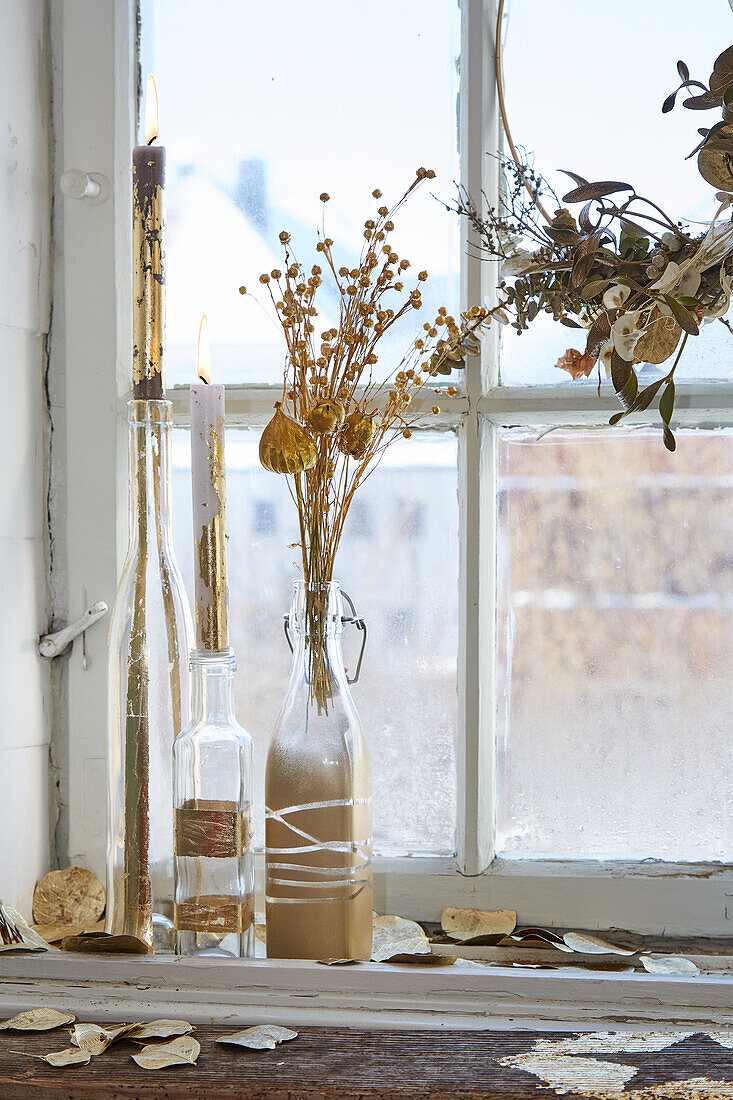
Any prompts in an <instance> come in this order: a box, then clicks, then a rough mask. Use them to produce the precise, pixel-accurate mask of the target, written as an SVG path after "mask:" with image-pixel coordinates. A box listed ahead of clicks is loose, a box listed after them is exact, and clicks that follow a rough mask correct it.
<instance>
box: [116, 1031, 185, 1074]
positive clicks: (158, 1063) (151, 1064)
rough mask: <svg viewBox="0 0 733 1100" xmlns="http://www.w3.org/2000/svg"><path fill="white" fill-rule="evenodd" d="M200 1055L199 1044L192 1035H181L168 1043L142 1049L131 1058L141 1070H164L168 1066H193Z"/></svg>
mask: <svg viewBox="0 0 733 1100" xmlns="http://www.w3.org/2000/svg"><path fill="white" fill-rule="evenodd" d="M200 1053H201V1044H200V1043H199V1042H198V1041H197V1040H196V1039H194V1038H193V1036H192V1035H181V1036H180V1037H179V1038H177V1039H173V1040H172V1041H171V1042H170V1043H155V1044H152V1045H150V1046H146V1047H143V1049H142V1050H141V1051H140V1053H139V1054H132V1055H131V1058H132V1060H133V1062H135V1063H136V1064H137V1065H138V1066H140V1068H141V1069H166V1068H167V1067H168V1066H184V1065H188V1066H193V1065H195V1064H196V1059H197V1058H198V1056H199V1054H200Z"/></svg>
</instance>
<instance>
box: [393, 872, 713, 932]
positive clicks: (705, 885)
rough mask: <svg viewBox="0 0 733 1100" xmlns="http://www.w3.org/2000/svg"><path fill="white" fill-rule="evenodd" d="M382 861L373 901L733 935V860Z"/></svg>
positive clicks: (428, 914)
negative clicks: (470, 864) (466, 865)
mask: <svg viewBox="0 0 733 1100" xmlns="http://www.w3.org/2000/svg"><path fill="white" fill-rule="evenodd" d="M390 862H391V867H390V870H389V871H385V869H384V867H383V865H380V862H379V861H377V863H376V866H375V872H376V873H375V879H374V907H375V909H376V910H377V911H378V912H380V913H394V914H399V915H401V916H404V917H410V918H412V919H417V920H428V921H430V920H432V921H438V920H440V916H441V913H442V911H443V908H444V907H446V906H450V905H456V906H464V907H467V908H472V907H473V908H478V909H515V910H516V912H517V920H518V923H519V924H520V925H543V926H544V927H557V928H563V929H567V928H575V929H584V930H595V931H603V930H604V929H609V928H617V929H623V930H626V931H629V932H630V933H632V934H633V933H638V934H639V935H668V936H685V935H699V936H729V937H730V936H733V868H731V867H729V866H725V865H723V864H670V863H662V862H654V861H645V862H627V863H624V862H613V863H601V862H592V861H591V862H585V861H577V862H575V861H573V862H567V863H562V862H559V861H554V860H536V861H533V860H526V861H525V860H514V861H511V862H505V861H503V860H499V859H495V860H494V861H493V862H492V864H491V866H490V867H489V868H488V870H487V871H486V872H485V873H484V874H482V875H476V876H472V877H467V876H463V875H456V873H455V869H454V867H453V865H452V861H450V860H440V859H418V858H414V859H403V860H399V861H390Z"/></svg>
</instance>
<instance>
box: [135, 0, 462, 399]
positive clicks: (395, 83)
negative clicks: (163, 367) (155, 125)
mask: <svg viewBox="0 0 733 1100" xmlns="http://www.w3.org/2000/svg"><path fill="white" fill-rule="evenodd" d="M459 42H460V12H459V7H458V3H457V2H455V0H399V2H397V3H395V2H394V0H369V3H362V2H361V0H338V2H334V0H328V2H325V3H324V2H323V0H321V2H319V3H317V4H315V5H314V4H310V3H303V2H302V0H281V2H280V3H278V4H253V3H242V2H241V0H209V3H207V4H206V5H201V4H193V3H186V4H182V3H181V2H180V0H144V2H143V6H142V41H141V63H142V66H143V71H145V72H147V71H151V72H154V73H155V78H156V81H157V84H158V93H159V98H160V108H161V140H162V141H164V142H165V145H166V148H167V151H168V172H167V185H166V211H167V235H168V237H167V265H166V266H167V285H166V301H167V306H166V309H167V326H166V327H167V346H166V356H167V363H168V368H167V369H168V377H169V380H170V383H171V384H174V385H175V384H176V383H186V382H188V381H189V380H190V376H191V348H192V346H194V343H195V337H196V332H195V326H196V325H197V324H198V320H197V318H199V317H200V316H201V313H202V312H205V313H207V314H208V318H209V329H210V332H211V341H212V352H213V357H214V362H215V363H216V369H217V378H218V379H219V380H220V381H224V382H274V381H277V380H278V379H279V378H280V377H281V374H282V363H283V343H282V333H281V332H280V330H279V328H278V327H276V326H275V325H274V324H273V323H272V322H271V321H270V320H269V318H268V317H267V316H266V315H265V313H264V312H263V310H261V309H258V308H257V307H256V305H255V303H254V302H253V301H252V300H251V297H252V296H253V295H254V296H258V297H260V299H261V301H262V302H263V303H269V298H268V297H267V295H266V294H265V295H262V296H260V295H258V291H261V290H264V288H263V287H261V286H260V284H259V283H258V278H259V276H260V274H262V273H263V272H270V271H271V270H273V269H276V268H282V266H283V254H282V247H281V245H280V243H279V241H278V234H279V233H280V231H281V230H283V229H285V230H287V231H288V232H289V233H291V234H292V238H293V244H294V246H295V249H296V255H297V257H298V260H299V261H300V262H301V263H303V264H304V265H305V266H306V267H307V268H308V269H310V267H311V265H312V264H314V263H316V262H318V261H319V260H321V257H320V255H319V254H318V253H316V251H315V244H316V227H317V226H318V227H320V226H321V225H322V217H323V214H324V208H323V207H322V205H321V203H320V202H319V196H320V194H321V193H322V192H327V193H328V194H329V195H330V196H331V197H330V201H329V202H328V203H327V205H326V207H325V217H326V223H325V224H326V229H327V235H328V236H329V237H331V238H332V239H333V241H334V246H333V251H334V254H335V255H336V256H337V257H339V261H340V263H343V264H346V265H347V266H349V267H353V265H354V262H355V260H356V258H357V255H358V252H359V249H360V247H361V245H362V243H363V232H364V224H363V223H364V220H365V219H367V218H370V217H372V216H373V212H374V209H375V207H376V206H377V205H378V204H379V202H382V201H383V202H385V203H387V205H388V206H389V205H391V203H392V202H395V201H396V200H397V199H398V198H399V197H400V196H401V195H402V194H403V192H404V191H405V190H406V188H407V186H408V185H409V184H410V183H411V182H412V180H413V179H414V178H415V171H416V169H417V168H418V167H421V166H424V167H426V168H432V169H434V170H435V172H436V173H437V178H436V179H435V181H433V183H432V184H431V185H430V186H429V187H424V188H423V189H422V191H421V193H420V194H419V195H418V196H416V197H415V198H414V199H411V201H410V203H409V204H408V205H407V206H406V207H405V208H404V209H403V210H401V211H400V214H399V219H398V224H397V231H396V233H395V234H394V238H393V241H394V245H395V248H396V250H397V251H398V252H399V254H400V255H401V256H404V257H406V258H407V259H409V260H410V261H411V264H412V266H411V268H410V272H408V274H410V273H417V272H418V271H420V270H421V269H426V270H427V271H428V272H429V273H430V276H431V279H430V281H429V282H427V283H425V284H421V289H422V290H423V301H424V309H423V310H421V311H420V312H419V313H417V312H413V313H410V315H409V317H408V318H406V319H405V322H404V323H403V324H402V325H400V326H395V333H394V338H392V336H391V335H390V334H388V337H386V338H385V339H384V340H383V341H382V342H381V345H380V349H381V350H380V352H379V355H380V363H379V364H378V368H377V369H378V370H380V369H381V367H382V364H384V368H385V372H388V371H390V370H392V369H393V368H394V366H395V365H396V363H397V362H399V359H400V357H401V356H402V354H403V352H404V350H405V349H406V345H407V344H408V343H409V341H410V340H411V339H412V337H413V336H414V335H415V334H416V332H417V331H418V330H419V329H420V326H421V325H422V322H423V319H424V315H425V316H427V315H428V314H429V315H431V316H434V315H435V310H436V309H437V307H438V306H440V305H445V306H446V307H447V308H448V311H449V313H453V314H456V315H457V309H458V304H459V303H458V277H459V266H460V232H459V228H460V227H459V225H458V219H457V218H456V217H455V215H452V214H449V213H447V211H446V210H445V209H444V208H443V207H442V206H441V205H440V203H439V202H438V201H436V198H435V197H433V196H434V195H435V196H437V197H438V198H440V199H442V200H444V201H446V202H448V201H450V200H451V199H452V197H453V195H454V194H455V190H454V181H455V180H457V179H458V178H459V170H458V154H457V126H456V97H457V92H458V70H457V58H458V53H459ZM263 44H266V48H262V46H263ZM187 58H188V59H191V58H195V59H196V60H195V66H194V69H195V70H196V71H197V72H205V73H206V80H205V81H202V80H195V79H194V80H192V79H191V72H192V68H191V65H190V64H189V63H186V62H185V61H182V59H187ZM299 111H305V115H304V116H303V119H302V121H301V122H298V123H297V124H296V123H295V121H294V120H295V118H296V115H297V114H298V112H299ZM408 117H409V124H407V123H406V119H407V118H408ZM374 188H380V189H381V191H382V192H383V199H381V200H376V199H374V198H373V197H372V190H373V189H374ZM212 250H213V251H212ZM240 285H244V286H246V287H247V288H248V290H249V294H248V296H247V297H246V298H242V297H241V296H240V294H239V287H240ZM319 298H320V306H319V308H320V310H321V313H320V316H319V321H320V323H321V326H322V328H323V329H326V328H330V327H331V326H332V325H334V324H337V323H338V314H339V298H338V295H337V294H336V293H331V292H329V291H328V288H327V280H326V279H325V278H324V284H323V286H322V287H321V289H320V291H319ZM398 329H399V331H397V330H398Z"/></svg>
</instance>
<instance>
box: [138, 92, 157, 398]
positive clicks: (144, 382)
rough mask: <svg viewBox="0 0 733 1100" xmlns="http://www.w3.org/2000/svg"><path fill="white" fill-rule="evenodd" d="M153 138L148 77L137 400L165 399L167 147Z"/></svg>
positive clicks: (141, 154) (153, 102)
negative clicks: (165, 181) (165, 191)
mask: <svg viewBox="0 0 733 1100" xmlns="http://www.w3.org/2000/svg"><path fill="white" fill-rule="evenodd" d="M157 137H158V93H157V91H156V88H155V81H154V80H153V78H152V76H149V77H148V90H147V95H146V98H145V145H137V146H136V147H135V148H134V149H133V151H132V260H133V321H132V325H133V330H132V336H133V346H132V396H133V397H134V398H135V399H136V400H161V399H162V398H164V397H165V381H164V377H163V339H164V325H165V232H164V213H163V183H164V176H165V149H164V148H163V146H162V145H154V144H153V142H154V141H155V140H156V139H157Z"/></svg>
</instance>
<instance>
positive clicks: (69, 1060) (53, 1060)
mask: <svg viewBox="0 0 733 1100" xmlns="http://www.w3.org/2000/svg"><path fill="white" fill-rule="evenodd" d="M8 1053H10V1054H22V1055H23V1057H24V1058H37V1059H38V1060H39V1061H40V1062H48V1064H49V1066H88V1065H89V1063H90V1062H91V1060H92V1056H91V1054H90V1053H89V1051H88V1050H79V1049H78V1048H77V1047H67V1048H66V1050H56V1051H52V1052H51V1054H29V1053H28V1051H27V1050H11V1051H9V1052H8Z"/></svg>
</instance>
